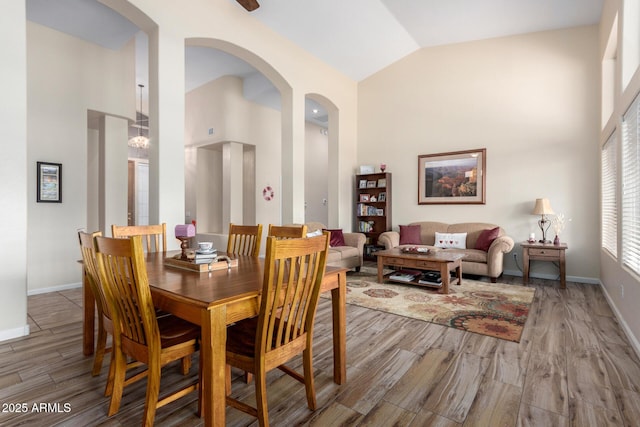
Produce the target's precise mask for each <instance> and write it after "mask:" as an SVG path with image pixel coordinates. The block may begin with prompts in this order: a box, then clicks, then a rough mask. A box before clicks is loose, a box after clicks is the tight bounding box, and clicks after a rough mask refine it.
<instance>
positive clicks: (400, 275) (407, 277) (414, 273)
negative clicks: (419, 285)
mask: <svg viewBox="0 0 640 427" xmlns="http://www.w3.org/2000/svg"><path fill="white" fill-rule="evenodd" d="M421 274H422V273H421V272H420V271H418V270H398V271H396V272H395V273H393V274H391V276H389V278H390V279H392V280H399V281H401V282H412V281H414V280H415V279H416V278H417V277H420V275H421Z"/></svg>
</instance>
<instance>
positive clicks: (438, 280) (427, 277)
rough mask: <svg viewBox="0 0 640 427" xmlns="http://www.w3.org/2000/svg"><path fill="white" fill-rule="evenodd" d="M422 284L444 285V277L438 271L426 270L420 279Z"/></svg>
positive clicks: (419, 281)
mask: <svg viewBox="0 0 640 427" xmlns="http://www.w3.org/2000/svg"><path fill="white" fill-rule="evenodd" d="M418 283H420V284H421V285H431V286H442V277H441V276H440V272H438V271H425V272H424V273H422V275H421V276H420V279H418Z"/></svg>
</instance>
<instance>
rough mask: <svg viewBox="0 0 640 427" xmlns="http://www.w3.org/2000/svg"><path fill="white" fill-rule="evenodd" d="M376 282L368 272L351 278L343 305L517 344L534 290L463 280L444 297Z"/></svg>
mask: <svg viewBox="0 0 640 427" xmlns="http://www.w3.org/2000/svg"><path fill="white" fill-rule="evenodd" d="M376 280H377V278H376V276H375V275H372V274H367V273H366V272H362V273H355V274H353V275H351V274H350V275H349V276H348V277H347V303H348V304H355V305H359V306H362V307H366V308H370V309H374V310H379V311H384V312H387V313H392V314H397V315H400V316H405V317H410V318H413V319H419V320H424V321H426V322H431V323H437V324H439V325H444V326H448V327H451V328H456V329H462V330H464V331H469V332H475V333H477V334H482V335H488V336H491V337H495V338H500V339H503V340H508V341H515V342H520V337H521V336H522V331H523V329H524V325H525V322H526V321H527V316H528V314H529V309H530V307H531V302H532V301H533V297H534V294H535V289H534V288H528V287H525V286H519V285H507V284H500V283H487V282H479V281H476V280H470V279H465V278H463V280H462V285H460V286H458V285H452V286H449V294H448V295H442V294H439V293H438V290H437V289H433V288H431V289H429V288H425V287H420V286H413V285H404V284H401V283H387V284H380V283H377V282H376Z"/></svg>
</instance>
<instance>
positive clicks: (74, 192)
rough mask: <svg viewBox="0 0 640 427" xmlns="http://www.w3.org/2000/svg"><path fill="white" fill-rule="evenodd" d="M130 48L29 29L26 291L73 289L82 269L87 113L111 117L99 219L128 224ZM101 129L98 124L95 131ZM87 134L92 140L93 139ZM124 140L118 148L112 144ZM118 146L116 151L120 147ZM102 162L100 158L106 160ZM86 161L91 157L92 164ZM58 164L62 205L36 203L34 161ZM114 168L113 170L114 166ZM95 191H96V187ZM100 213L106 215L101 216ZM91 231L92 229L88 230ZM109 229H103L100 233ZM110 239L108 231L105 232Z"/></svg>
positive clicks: (131, 110) (90, 154)
mask: <svg viewBox="0 0 640 427" xmlns="http://www.w3.org/2000/svg"><path fill="white" fill-rule="evenodd" d="M132 58H133V45H128V46H127V47H126V48H124V49H123V50H122V51H121V52H115V51H112V50H108V49H103V48H100V47H99V46H96V45H94V44H91V43H87V42H84V41H81V40H80V39H77V38H74V37H70V36H68V35H66V34H63V33H60V32H58V31H54V30H51V29H49V28H47V27H43V26H41V25H38V24H34V23H30V22H29V23H28V24H27V76H28V86H27V101H28V105H27V113H28V116H27V126H28V133H27V146H28V150H27V171H28V174H27V187H26V191H27V196H28V197H27V203H28V205H27V206H28V216H27V220H28V231H27V233H26V239H25V240H26V241H27V242H28V250H29V259H33V260H38V261H37V262H36V263H32V262H30V263H29V267H28V291H29V293H37V292H43V291H48V290H50V289H52V288H60V287H64V286H69V285H71V286H73V285H77V284H78V283H79V282H80V273H81V269H80V266H79V264H78V262H77V260H78V259H79V257H80V252H79V249H78V238H77V234H76V233H77V230H78V229H81V228H86V227H87V224H88V220H89V219H88V216H89V213H90V215H91V219H90V221H89V222H91V223H94V224H95V219H94V218H95V215H96V213H95V206H92V207H91V208H90V209H89V208H88V196H87V192H88V184H87V182H88V181H89V179H88V170H87V167H88V164H89V162H91V165H92V166H94V167H95V166H96V165H97V164H96V162H95V157H94V156H95V147H92V149H91V150H89V141H90V140H91V143H92V145H95V143H96V141H95V131H92V132H88V111H89V110H93V111H99V112H102V113H104V114H111V115H113V116H119V117H120V118H117V117H111V118H108V119H106V121H105V120H103V123H106V125H105V126H103V127H102V129H104V130H106V133H105V132H103V133H102V134H100V132H98V134H99V135H100V137H99V138H102V141H104V142H105V143H106V146H105V147H104V152H105V153H108V156H109V157H107V158H105V160H106V163H105V164H106V165H107V167H108V168H109V169H110V170H118V171H121V172H122V171H124V173H123V174H120V173H116V174H113V173H112V174H110V175H109V178H107V179H108V180H109V182H108V183H107V187H108V193H107V197H108V199H107V200H106V201H105V200H103V201H102V202H101V201H100V199H99V198H98V199H94V198H93V196H92V198H91V200H92V203H96V202H97V203H98V204H100V203H105V202H106V203H107V204H108V205H109V209H108V212H106V215H107V216H106V217H105V216H104V215H103V216H102V218H101V220H102V221H106V223H107V224H111V223H112V222H118V223H126V219H127V216H126V193H127V179H126V159H127V152H126V138H127V136H126V135H127V127H126V119H123V117H134V107H135V92H132V91H131V88H132V87H135V84H134V74H133V68H131V66H130V64H131V63H132V62H133V61H132ZM98 128H100V126H99V125H98ZM90 135H92V136H91V138H90ZM118 136H120V140H121V141H122V145H121V146H120V147H117V146H116V145H114V144H115V142H116V141H117V140H118ZM118 148H120V149H118ZM103 158H104V157H103ZM88 159H91V160H90V161H89V160H88ZM37 161H49V162H55V163H61V164H62V190H63V191H62V203H36V162H37ZM114 167H115V168H116V169H113V168H114ZM92 185H95V183H93V184H92ZM103 213H104V211H103ZM91 231H93V230H91ZM102 231H103V232H104V231H107V230H104V229H103V230H102ZM108 234H110V232H109V233H108Z"/></svg>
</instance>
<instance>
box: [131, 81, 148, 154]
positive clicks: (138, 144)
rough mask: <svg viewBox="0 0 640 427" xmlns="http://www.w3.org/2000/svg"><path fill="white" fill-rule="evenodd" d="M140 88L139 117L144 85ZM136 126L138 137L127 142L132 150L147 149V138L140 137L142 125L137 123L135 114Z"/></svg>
mask: <svg viewBox="0 0 640 427" xmlns="http://www.w3.org/2000/svg"><path fill="white" fill-rule="evenodd" d="M138 87H139V88H140V115H142V88H143V87H144V85H141V84H140V85H138ZM136 125H137V126H138V135H137V136H134V137H133V138H131V139H130V140H129V142H128V145H129V147H132V148H149V138H147V137H146V136H143V135H142V125H141V124H140V123H138V113H137V112H136Z"/></svg>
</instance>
